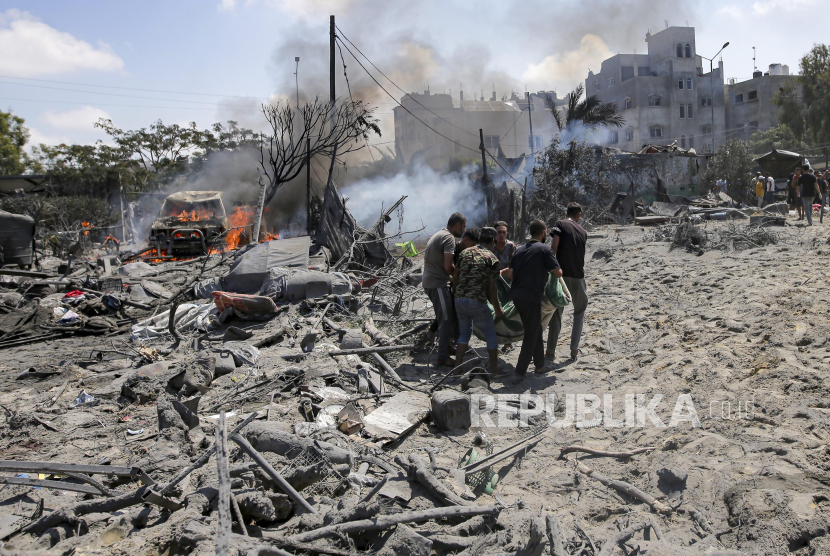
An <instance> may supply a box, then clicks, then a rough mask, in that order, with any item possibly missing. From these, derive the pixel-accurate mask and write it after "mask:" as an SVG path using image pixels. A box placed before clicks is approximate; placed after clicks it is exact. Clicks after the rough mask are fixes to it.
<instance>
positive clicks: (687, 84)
mask: <svg viewBox="0 0 830 556" xmlns="http://www.w3.org/2000/svg"><path fill="white" fill-rule="evenodd" d="M686 88H687V89H689V90H690V91H691V90H692V78H691V77H687V78H686Z"/></svg>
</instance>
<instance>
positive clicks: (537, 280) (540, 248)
mask: <svg viewBox="0 0 830 556" xmlns="http://www.w3.org/2000/svg"><path fill="white" fill-rule="evenodd" d="M547 231H548V230H547V226H546V225H545V223H544V222H542V221H541V220H534V221H533V222H531V223H530V237H531V239H530V241H528V242H527V243H525V244H524V245H522V246H521V247H519V248H518V249H517V250H516V253H515V254H514V255H513V260H511V261H510V273H512V280H513V287H512V289H511V292H512V294H513V305H514V306H515V307H516V310H517V311H518V312H519V317H520V318H521V319H522V326H523V327H524V339H523V340H522V350H521V351H520V352H519V361H518V362H517V363H516V378H515V379H514V380H513V383H514V384H518V383H520V382H521V381H522V379H524V377H525V375H526V374H527V367H528V365H530V360H531V359H533V364H534V366H535V367H536V371H537V372H542V371H544V367H545V346H544V342H545V340H544V338H543V337H542V296H543V295H544V292H545V285H546V284H547V283H548V276H549V275H550V274H553V275H554V276H555V277H557V278H558V277H560V276H562V270H561V269H560V268H559V262H558V261H557V260H556V255H554V253H553V251H552V250H551V248H550V247H549V246H547V245H545V236H546V235H547Z"/></svg>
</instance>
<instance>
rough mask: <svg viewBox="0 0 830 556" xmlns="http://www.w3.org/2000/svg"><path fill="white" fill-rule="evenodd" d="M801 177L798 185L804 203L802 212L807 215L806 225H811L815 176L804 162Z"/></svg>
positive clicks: (815, 191)
mask: <svg viewBox="0 0 830 556" xmlns="http://www.w3.org/2000/svg"><path fill="white" fill-rule="evenodd" d="M801 168H802V170H803V172H801V177H800V178H798V186H799V188H800V189H801V191H800V193H799V195H800V196H801V202H802V203H804V213H805V214H806V215H807V225H808V226H812V225H813V201H814V200H815V198H816V195H818V188H817V187H816V177H815V176H814V175H813V170H812V169H811V168H810V167H809V166H808V165H807V164H805V165H804V166H802V167H801Z"/></svg>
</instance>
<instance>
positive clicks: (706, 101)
mask: <svg viewBox="0 0 830 556" xmlns="http://www.w3.org/2000/svg"><path fill="white" fill-rule="evenodd" d="M700 105H701V106H712V99H711V98H704V97H701V98H700Z"/></svg>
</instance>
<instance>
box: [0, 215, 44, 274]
mask: <svg viewBox="0 0 830 556" xmlns="http://www.w3.org/2000/svg"><path fill="white" fill-rule="evenodd" d="M34 236H35V221H34V220H33V219H32V218H31V217H30V216H24V215H22V214H12V213H10V212H5V211H2V210H0V247H2V248H3V264H17V265H30V264H32V239H33V238H34Z"/></svg>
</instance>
